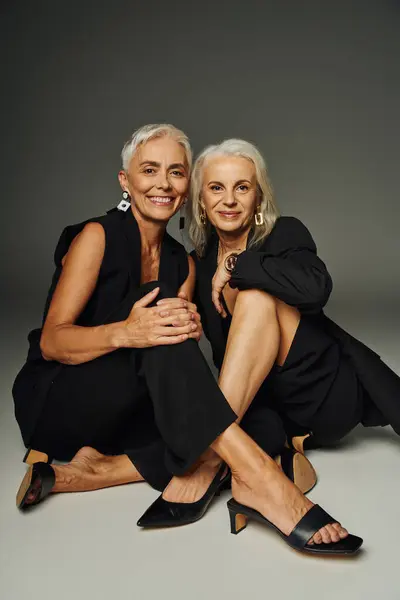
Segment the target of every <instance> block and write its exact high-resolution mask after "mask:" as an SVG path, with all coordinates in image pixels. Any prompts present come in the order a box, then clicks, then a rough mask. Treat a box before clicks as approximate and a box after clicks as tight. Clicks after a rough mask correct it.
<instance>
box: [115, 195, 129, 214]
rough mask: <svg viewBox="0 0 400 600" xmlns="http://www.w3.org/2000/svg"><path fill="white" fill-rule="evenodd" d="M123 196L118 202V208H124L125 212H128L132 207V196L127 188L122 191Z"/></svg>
mask: <svg viewBox="0 0 400 600" xmlns="http://www.w3.org/2000/svg"><path fill="white" fill-rule="evenodd" d="M122 198H123V200H121V202H120V203H119V204H118V206H117V209H118V210H123V211H124V212H126V211H127V210H128V208H130V206H131V202H130V200H131V197H130V195H129V193H128V192H127V191H126V190H124V191H123V192H122Z"/></svg>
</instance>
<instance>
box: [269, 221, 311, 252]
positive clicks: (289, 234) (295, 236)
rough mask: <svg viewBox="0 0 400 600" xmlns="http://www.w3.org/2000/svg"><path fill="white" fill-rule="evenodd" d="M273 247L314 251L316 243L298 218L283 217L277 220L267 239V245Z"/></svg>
mask: <svg viewBox="0 0 400 600" xmlns="http://www.w3.org/2000/svg"><path fill="white" fill-rule="evenodd" d="M268 243H271V244H273V245H276V244H278V245H284V246H287V247H292V246H305V247H311V248H312V249H314V247H315V243H314V240H313V238H312V235H311V233H310V231H309V229H308V228H307V227H306V225H304V223H303V222H302V221H301V220H300V219H298V218H297V217H292V216H282V217H279V218H278V219H277V220H276V223H275V225H274V227H273V229H272V231H271V233H270V234H269V236H268V237H267V239H266V241H265V242H264V244H263V246H264V245H265V244H268Z"/></svg>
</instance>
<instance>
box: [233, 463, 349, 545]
mask: <svg viewBox="0 0 400 600" xmlns="http://www.w3.org/2000/svg"><path fill="white" fill-rule="evenodd" d="M265 467H266V468H264V469H263V474H262V476H261V477H260V471H258V473H257V474H250V473H249V474H247V473H246V474H245V477H243V474H241V475H242V476H240V475H238V474H237V473H235V472H232V495H233V497H234V498H235V500H237V501H238V502H240V503H241V504H244V505H245V506H249V507H250V508H254V509H255V510H257V511H258V512H260V513H261V514H262V515H263V516H264V517H266V518H267V519H268V520H269V521H271V522H272V523H273V524H274V525H275V526H276V527H278V529H280V530H281V531H282V532H283V533H284V534H285V535H289V534H290V533H291V531H292V530H293V529H294V527H295V526H296V524H297V523H298V522H299V521H300V519H301V518H302V517H303V516H304V515H305V514H306V513H307V512H308V511H309V510H310V508H312V506H313V503H312V502H310V500H308V498H306V497H305V496H304V495H303V494H302V493H301V492H300V490H299V489H298V488H297V487H296V486H295V485H294V484H293V483H292V482H291V481H290V480H289V479H288V478H287V477H286V476H285V475H284V474H283V473H282V471H281V470H280V468H279V467H278V466H277V465H276V463H275V462H274V461H273V460H271V459H268V458H267V460H266V465H265ZM347 536H348V532H347V530H346V529H344V528H343V527H342V526H341V525H340V523H333V524H329V525H326V526H325V527H322V529H320V530H319V531H318V532H317V533H316V534H315V535H314V536H313V537H312V539H311V540H310V541H309V543H310V544H313V543H315V544H321V543H325V544H329V543H331V542H338V541H339V540H341V539H344V538H345V537H347Z"/></svg>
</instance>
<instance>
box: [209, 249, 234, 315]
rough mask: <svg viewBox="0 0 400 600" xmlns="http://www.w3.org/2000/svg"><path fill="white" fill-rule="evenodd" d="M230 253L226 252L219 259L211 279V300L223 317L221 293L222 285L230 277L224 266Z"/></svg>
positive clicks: (224, 312) (224, 313) (223, 285)
mask: <svg viewBox="0 0 400 600" xmlns="http://www.w3.org/2000/svg"><path fill="white" fill-rule="evenodd" d="M230 254H232V252H227V253H226V254H225V255H224V256H223V257H222V260H221V261H220V263H219V265H218V268H217V270H216V271H215V274H214V277H213V279H212V301H213V304H214V306H215V308H216V309H217V311H218V312H219V314H220V315H221V316H222V317H224V318H225V317H226V316H227V315H226V311H225V310H224V307H223V306H222V303H221V294H222V292H223V290H224V287H225V286H226V284H227V283H228V282H229V280H230V278H231V273H229V271H227V269H226V268H225V259H226V257H227V256H229V255H230Z"/></svg>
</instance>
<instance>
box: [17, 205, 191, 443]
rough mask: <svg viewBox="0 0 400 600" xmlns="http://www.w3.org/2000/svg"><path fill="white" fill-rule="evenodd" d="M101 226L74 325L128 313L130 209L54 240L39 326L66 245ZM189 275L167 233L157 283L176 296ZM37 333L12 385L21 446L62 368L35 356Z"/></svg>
mask: <svg viewBox="0 0 400 600" xmlns="http://www.w3.org/2000/svg"><path fill="white" fill-rule="evenodd" d="M90 222H95V223H100V224H101V225H102V227H103V228H104V231H105V251H104V257H103V260H102V264H101V267H100V272H99V277H98V280H97V284H96V287H95V289H94V291H93V294H92V296H91V297H90V299H89V301H88V303H87V305H86V306H85V308H84V310H83V311H82V313H81V314H80V315H79V318H78V319H77V321H76V324H77V325H80V326H86V327H93V326H97V325H105V324H107V323H112V322H115V321H121V320H123V319H126V317H127V316H128V315H129V313H130V311H131V309H132V295H133V292H134V291H135V290H136V289H138V288H139V287H140V279H141V239H140V231H139V227H138V224H137V222H136V219H135V218H134V216H133V213H132V211H131V210H128V211H127V212H126V213H125V212H122V211H118V210H117V209H112V210H111V211H109V212H108V213H107V214H106V215H103V216H101V217H95V218H93V219H88V220H87V221H84V222H83V223H79V224H77V225H70V226H68V227H66V228H65V229H64V230H63V232H62V234H61V236H60V239H59V241H58V244H57V247H56V250H55V255H54V260H55V265H56V268H55V272H54V275H53V279H52V283H51V286H50V289H49V292H48V295H47V300H46V304H45V309H44V313H43V320H42V327H43V324H44V321H45V319H46V316H47V313H48V310H49V306H50V303H51V299H52V297H53V293H54V290H55V288H56V286H57V283H58V280H59V278H60V275H61V272H62V263H61V261H62V259H63V257H64V256H65V254H66V253H67V252H68V249H69V247H70V244H71V242H72V241H73V239H74V238H75V237H76V235H77V234H78V233H79V232H80V231H82V229H83V228H84V226H85V225H86V224H87V223H90ZM188 274H189V265H188V258H187V254H186V251H185V249H184V247H183V246H182V245H181V244H179V242H177V241H176V240H175V239H174V238H172V237H171V236H170V235H169V234H168V233H167V232H165V234H164V238H163V241H162V246H161V257H160V267H159V276H158V280H159V281H161V282H164V283H167V284H169V287H170V288H172V289H173V290H174V291H175V292H176V293H177V292H178V289H179V288H180V286H181V285H182V284H183V282H184V281H185V279H186V278H187V276H188ZM41 333H42V328H39V329H34V330H33V331H31V332H30V334H29V336H28V341H29V351H28V356H27V360H26V362H25V364H24V365H23V367H22V369H21V370H20V372H19V373H18V375H17V377H16V380H15V382H14V386H13V397H14V405H15V416H16V418H17V421H18V423H19V425H20V429H21V433H22V436H23V439H24V442H25V445H26V446H29V445H30V440H31V438H32V435H33V434H34V430H35V426H36V423H37V421H38V418H39V417H40V414H41V411H42V409H43V406H44V404H45V401H46V398H47V394H48V392H49V389H50V386H51V385H52V383H53V382H54V379H55V378H56V377H57V376H58V374H59V372H60V371H61V370H62V369H64V368H65V367H67V368H68V366H67V365H64V364H61V363H59V362H58V361H46V360H44V358H43V357H42V353H41V351H40V337H41Z"/></svg>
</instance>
